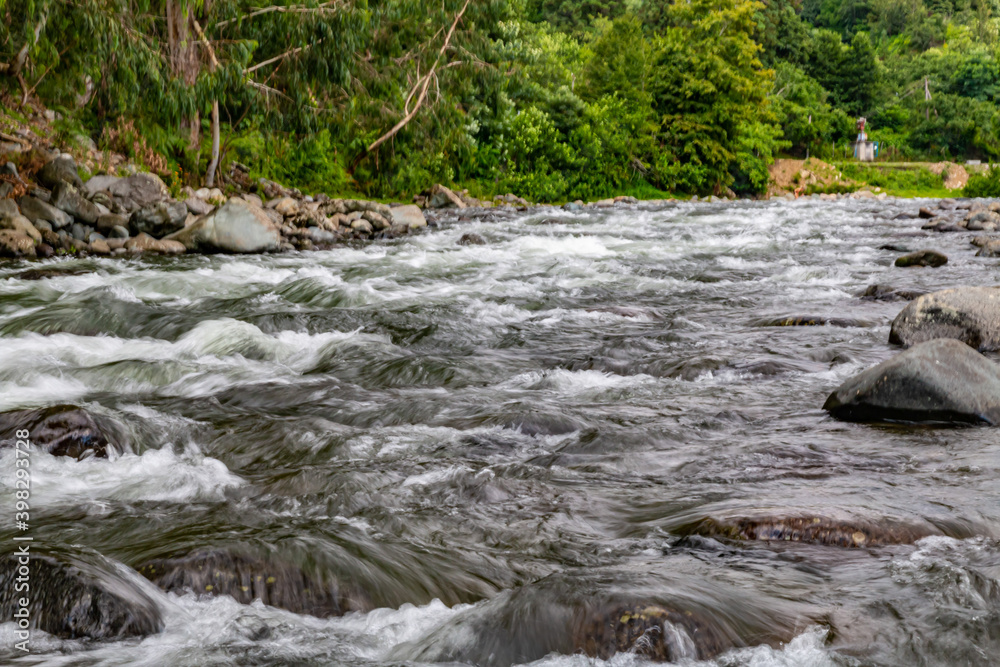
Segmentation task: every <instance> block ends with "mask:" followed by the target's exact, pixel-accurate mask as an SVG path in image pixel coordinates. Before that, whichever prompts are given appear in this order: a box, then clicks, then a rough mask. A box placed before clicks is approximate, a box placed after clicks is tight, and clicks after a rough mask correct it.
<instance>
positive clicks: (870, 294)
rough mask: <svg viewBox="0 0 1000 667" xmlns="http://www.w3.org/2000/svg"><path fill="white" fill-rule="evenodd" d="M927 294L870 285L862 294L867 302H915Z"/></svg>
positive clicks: (887, 286)
mask: <svg viewBox="0 0 1000 667" xmlns="http://www.w3.org/2000/svg"><path fill="white" fill-rule="evenodd" d="M924 294H926V292H920V291H916V290H899V289H896V288H895V287H891V286H889V285H869V286H868V287H867V288H866V289H865V291H864V292H862V293H861V294H860V296H861V298H862V299H865V300H867V301H913V300H914V299H916V298H917V297H920V296H923V295H924Z"/></svg>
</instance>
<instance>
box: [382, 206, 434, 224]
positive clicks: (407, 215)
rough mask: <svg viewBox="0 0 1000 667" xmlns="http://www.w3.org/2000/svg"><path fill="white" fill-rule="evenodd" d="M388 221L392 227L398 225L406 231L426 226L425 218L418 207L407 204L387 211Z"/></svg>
mask: <svg viewBox="0 0 1000 667" xmlns="http://www.w3.org/2000/svg"><path fill="white" fill-rule="evenodd" d="M389 219H390V220H391V221H392V224H393V225H400V226H403V227H406V228H407V229H419V228H421V227H426V226H427V218H425V217H424V212H423V211H421V210H420V207H419V206H414V205H413V204H409V205H407V206H394V207H393V208H391V209H389Z"/></svg>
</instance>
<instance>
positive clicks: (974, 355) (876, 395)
mask: <svg viewBox="0 0 1000 667" xmlns="http://www.w3.org/2000/svg"><path fill="white" fill-rule="evenodd" d="M922 298H923V297H922ZM918 301H919V299H918ZM911 305H912V304H911ZM823 409H824V410H826V411H827V412H829V413H830V415H831V416H833V417H834V418H836V419H840V420H843V421H852V422H887V421H905V422H937V423H941V422H943V423H973V424H976V423H979V424H989V425H996V424H998V423H1000V366H997V365H996V364H994V363H993V362H992V361H990V360H989V359H987V358H986V357H984V356H983V355H981V354H979V353H978V352H976V351H975V350H973V349H972V348H970V347H969V346H968V345H966V344H965V343H962V342H960V341H958V340H952V339H948V338H939V339H937V340H930V341H927V342H924V343H919V344H917V345H915V346H913V347H912V348H910V349H909V350H906V351H905V352H901V353H900V354H897V355H896V356H894V357H893V358H891V359H889V360H888V361H884V362H882V363H881V364H879V365H877V366H874V367H873V368H869V369H868V370H866V371H864V372H862V373H861V374H859V375H856V376H855V377H853V378H851V379H849V380H847V381H846V382H844V383H843V384H842V385H840V387H838V388H837V389H836V391H834V392H833V393H832V394H830V397H829V398H827V399H826V403H824V404H823Z"/></svg>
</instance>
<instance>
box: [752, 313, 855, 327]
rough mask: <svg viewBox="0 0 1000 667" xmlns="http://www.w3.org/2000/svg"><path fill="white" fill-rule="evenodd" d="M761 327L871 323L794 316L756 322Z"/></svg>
mask: <svg viewBox="0 0 1000 667" xmlns="http://www.w3.org/2000/svg"><path fill="white" fill-rule="evenodd" d="M756 325H757V326H759V327H822V326H830V327H843V328H850V327H870V326H872V323H871V322H868V321H867V320H857V319H852V318H849V317H822V316H810V315H804V316H797V317H796V316H792V317H776V318H772V319H765V320H759V321H757V322H756Z"/></svg>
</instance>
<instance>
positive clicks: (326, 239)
mask: <svg viewBox="0 0 1000 667" xmlns="http://www.w3.org/2000/svg"><path fill="white" fill-rule="evenodd" d="M306 231H308V233H309V238H310V239H312V240H313V241H314V242H316V243H333V242H335V241H336V240H337V239H338V238H340V237H339V236H338V235H337V234H334V233H333V232H329V231H327V230H325V229H320V228H319V227H309V228H308V229H307V230H306Z"/></svg>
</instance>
